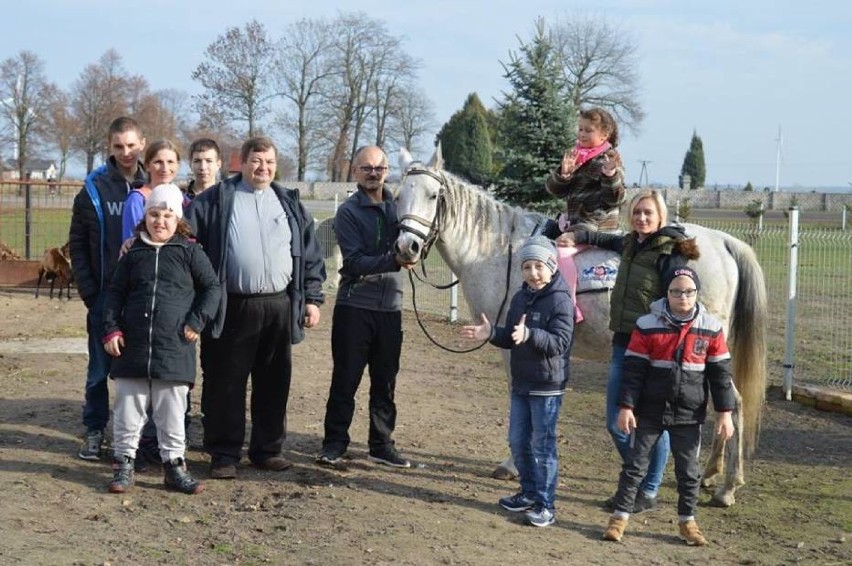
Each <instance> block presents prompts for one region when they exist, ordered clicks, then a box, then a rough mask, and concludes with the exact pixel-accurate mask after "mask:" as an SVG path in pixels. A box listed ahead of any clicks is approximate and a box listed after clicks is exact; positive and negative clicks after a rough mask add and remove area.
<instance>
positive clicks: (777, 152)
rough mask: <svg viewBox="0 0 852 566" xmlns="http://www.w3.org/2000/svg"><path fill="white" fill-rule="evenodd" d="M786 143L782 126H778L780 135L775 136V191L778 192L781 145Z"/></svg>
mask: <svg viewBox="0 0 852 566" xmlns="http://www.w3.org/2000/svg"><path fill="white" fill-rule="evenodd" d="M783 143H784V138H783V137H782V136H781V126H780V125H779V126H778V137H777V138H775V192H776V193H777V192H778V185H779V182H780V180H781V145H782V144H783Z"/></svg>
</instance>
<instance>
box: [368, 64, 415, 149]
mask: <svg viewBox="0 0 852 566" xmlns="http://www.w3.org/2000/svg"><path fill="white" fill-rule="evenodd" d="M417 67H418V63H417V61H415V60H414V59H412V58H411V57H409V56H408V55H407V54H405V53H404V52H402V51H401V50H399V49H394V50H383V51H382V53H381V61H380V62H379V66H378V72H377V73H376V78H375V80H374V81H373V85H372V87H373V104H375V112H374V113H373V124H374V125H375V127H376V139H375V142H374V143H375V144H376V145H377V146H379V147H384V146H385V143H386V141H387V137H388V128H389V126H390V124H389V122H390V120H391V117H392V116H393V113H394V111H395V110H396V108H398V107H399V105H400V104H401V100H400V98H401V96H402V94H403V91H404V89H405V88H406V82H407V81H408V80H409V79H411V78H413V77H414V75H415V73H416V70H417Z"/></svg>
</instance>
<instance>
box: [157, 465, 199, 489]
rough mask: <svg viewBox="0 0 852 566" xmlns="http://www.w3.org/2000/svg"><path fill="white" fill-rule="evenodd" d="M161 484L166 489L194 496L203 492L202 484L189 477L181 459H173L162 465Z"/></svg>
mask: <svg viewBox="0 0 852 566" xmlns="http://www.w3.org/2000/svg"><path fill="white" fill-rule="evenodd" d="M163 472H164V478H163V483H164V484H165V485H166V487H167V488H168V489H171V490H174V491H179V492H181V493H186V494H187V495H195V494H196V493H201V492H202V491H204V484H203V483H201V482H200V481H198V480H197V479H195V478H194V477H192V476H191V475H190V473H189V472H188V471H187V469H186V462H185V461H184V459H183V458H175V459H174V460H171V461H169V462H165V463H164V464H163Z"/></svg>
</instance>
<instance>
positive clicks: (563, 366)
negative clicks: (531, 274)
mask: <svg viewBox="0 0 852 566" xmlns="http://www.w3.org/2000/svg"><path fill="white" fill-rule="evenodd" d="M522 315H526V326H527V328H529V332H530V335H529V338H528V339H527V341H526V342H524V343H523V344H515V342H514V341H513V340H512V332H513V331H514V329H515V326H516V325H517V324H518V321H519V320H520V319H521V316H522ZM573 342H574V302H573V301H572V300H571V293H570V292H569V291H568V285H566V283H565V280H564V279H563V278H562V276H561V275H559V272H556V274H555V275H554V276H553V280H551V282H550V283H548V284H547V286H545V287H544V288H543V289H541V290H539V291H535V292H533V291H532V290H531V289H530V288H529V286H527V284H526V283H524V284H523V285H522V286H521V290H520V291H518V292H517V293H515V295H514V296H513V297H512V302H511V304H510V305H509V312H508V313H507V314H506V325H505V326H494V327H493V335H492V337H491V343H492V344H494V345H495V346H499V347H500V348H504V349H508V350H512V355H511V363H510V368H509V369H510V371H511V374H512V392H513V393H516V394H518V395H553V394H556V393H562V392H563V391H565V386H566V385H567V384H568V377H569V375H570V356H571V345H572V344H573Z"/></svg>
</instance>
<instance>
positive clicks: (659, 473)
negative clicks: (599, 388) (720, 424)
mask: <svg viewBox="0 0 852 566" xmlns="http://www.w3.org/2000/svg"><path fill="white" fill-rule="evenodd" d="M626 350H627V348H625V347H624V346H616V345H613V346H612V360H611V361H610V363H609V377H608V379H607V384H606V428H607V430H608V431H609V434H610V436H612V442H613V443H614V444H615V448H616V449H617V450H618V453H619V455H620V456H621V461H622V462H626V461H627V457H628V455H629V454H630V435H629V434H624V432H622V431H620V430H618V426H617V424H618V409H619V406H618V396H619V392H620V389H621V377H622V374H623V372H624V353H625V352H626ZM668 458H669V433H668V432H667V431H663V434H661V435H660V439H659V440H658V441H657V444H656V446H655V447H654V449H653V450H652V451H651V453H650V455H649V459H650V464H649V465H648V473H647V475H646V476H645V479H643V480H642V483H641V485H640V486H639V489H640V490H641V491H642V493H644V494H645V495H646V496H647V497H656V496H657V492H658V491H659V490H660V484H661V483H662V482H663V472H665V470H666V462H667V461H668Z"/></svg>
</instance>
